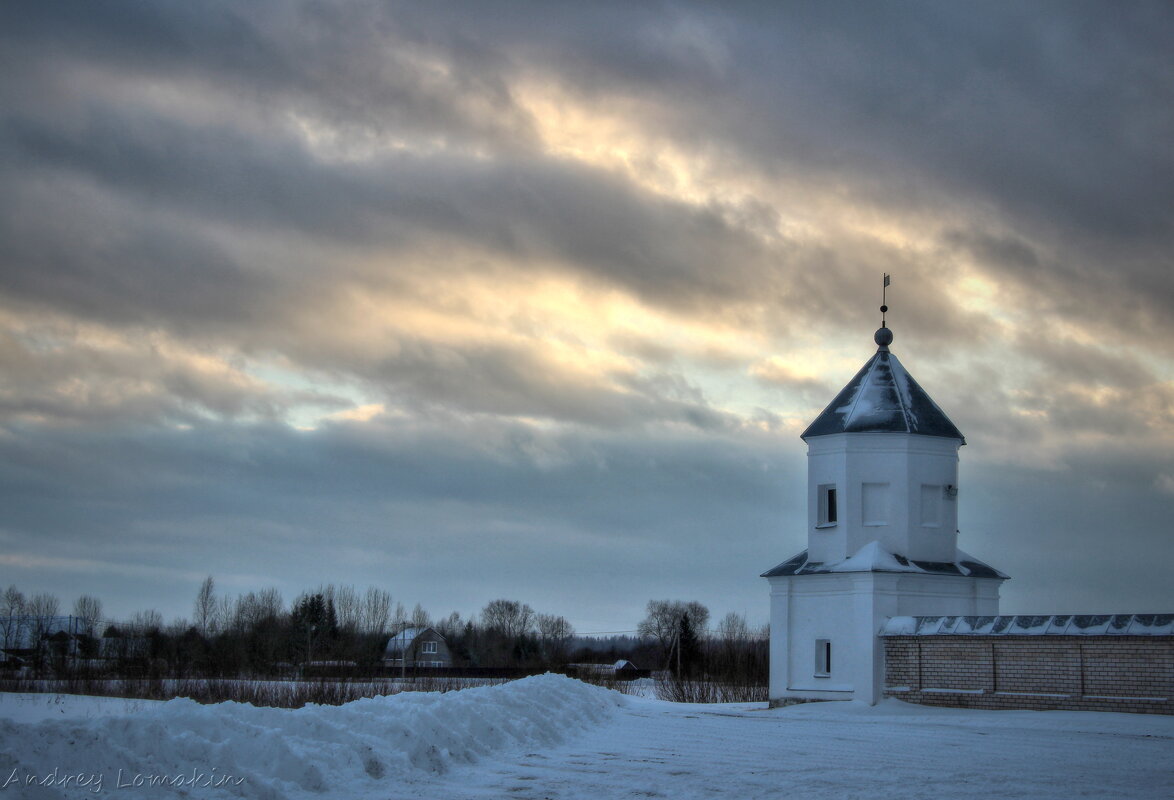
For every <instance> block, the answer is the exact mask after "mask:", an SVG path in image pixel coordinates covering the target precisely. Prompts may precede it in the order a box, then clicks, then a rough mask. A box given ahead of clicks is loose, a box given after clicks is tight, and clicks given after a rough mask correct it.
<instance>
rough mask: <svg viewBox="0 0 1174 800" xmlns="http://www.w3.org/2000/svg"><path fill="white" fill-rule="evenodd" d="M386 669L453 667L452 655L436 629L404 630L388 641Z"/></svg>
mask: <svg viewBox="0 0 1174 800" xmlns="http://www.w3.org/2000/svg"><path fill="white" fill-rule="evenodd" d="M383 665H384V666H386V667H396V668H399V667H451V666H452V653H451V652H450V651H449V649H448V644H447V643H446V642H445V641H444V637H443V636H441V635H440V634H439V633H438V632H437V631H436V629H435V628H415V627H413V628H404V629H403V630H402V631H400V632H399V633H397V634H396V635H395V636H392V637H391V638H390V639H388V640H387V648H386V649H385V650H384V651H383Z"/></svg>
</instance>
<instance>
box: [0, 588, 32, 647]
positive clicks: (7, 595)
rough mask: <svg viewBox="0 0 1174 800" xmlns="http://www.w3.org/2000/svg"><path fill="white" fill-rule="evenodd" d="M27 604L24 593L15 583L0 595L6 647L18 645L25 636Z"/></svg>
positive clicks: (0, 626)
mask: <svg viewBox="0 0 1174 800" xmlns="http://www.w3.org/2000/svg"><path fill="white" fill-rule="evenodd" d="M27 605H28V603H27V601H26V600H25V599H24V594H22V593H21V592H20V590H19V589H17V588H16V585H15V584H13V585H11V586H9V587H8V588H7V589H5V590H4V595H3V596H0V635H3V636H4V646H5V647H6V648H7V647H17V646H18V645H19V643H20V641H21V639H22V638H23V633H22V631H23V630H24V629H25V614H26V606H27Z"/></svg>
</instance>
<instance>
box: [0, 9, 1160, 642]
mask: <svg viewBox="0 0 1174 800" xmlns="http://www.w3.org/2000/svg"><path fill="white" fill-rule="evenodd" d="M1171 41H1174V9H1171V7H1170V6H1169V5H1167V4H1163V3H1144V2H1134V3H1109V2H1104V3H1080V2H1057V3H1047V2H1034V3H1030V4H1023V3H1018V2H1007V3H998V2H992V3H983V4H979V5H975V4H972V3H961V2H958V3H950V2H945V3H943V2H924V3H916V2H902V3H889V4H879V3H838V2H830V3H829V2H818V3H816V2H812V3H786V4H779V3H762V4H751V3H726V4H720V5H719V4H714V3H707V2H697V3H689V2H671V3H644V4H634V3H627V2H622V3H574V4H570V3H566V4H558V3H550V2H533V3H524V2H497V3H445V2H430V3H411V2H405V3H394V2H375V1H374V0H372V1H371V2H362V1H361V0H357V1H356V2H284V1H283V2H266V1H265V0H256V1H254V2H249V3H238V2H202V3H190V2H183V1H181V0H172V1H165V0H141V2H110V3H93V2H85V1H79V2H73V3H69V2H55V3H6V4H3V6H0V181H2V183H0V185H2V186H3V192H2V193H0V584H3V585H8V584H12V583H14V584H16V585H17V586H18V587H19V588H21V589H22V590H23V591H25V592H26V594H28V593H33V592H38V591H50V592H53V593H55V594H57V595H58V596H59V597H61V599H62V601H63V605H65V606H70V605H72V602H73V599H74V598H75V597H76V596H77V595H78V594H81V593H89V594H94V595H97V596H98V597H99V598H101V599H102V600H103V601H104V603H105V607H106V611H107V612H108V614H110V615H113V616H123V615H128V614H130V613H133V612H135V611H138V610H141V609H145V608H157V609H159V610H160V611H162V612H163V614H164V616H165V617H167V618H168V619H169V620H170V619H172V618H173V617H176V616H187V615H190V613H191V607H192V600H193V598H194V596H195V593H196V589H197V587H198V585H199V583H200V581H201V580H202V579H203V578H204V577H205V576H206V575H209V574H211V575H213V576H215V578H216V580H217V585H218V587H219V588H220V589H221V590H222V591H223V592H225V593H229V594H233V593H237V592H245V591H250V590H258V589H261V588H264V587H267V586H276V587H278V588H279V589H280V590H281V591H282V593H283V595H284V596H285V598H286V600H287V601H288V600H290V599H292V598H293V597H294V596H295V595H296V594H297V593H298V592H300V591H302V590H304V589H308V588H312V587H314V586H317V585H318V584H320V583H325V582H333V583H342V584H353V585H355V586H356V587H358V588H360V589H363V588H365V587H366V586H368V585H376V586H379V587H382V588H386V589H388V590H389V591H390V592H391V593H392V594H393V596H394V597H395V599H397V600H400V601H403V602H404V603H405V604H406V605H407V606H408V607H409V608H410V607H411V606H412V605H413V604H415V603H416V602H420V603H422V604H423V605H424V606H425V607H426V608H427V609H428V610H430V611H432V612H433V613H434V614H447V613H448V612H450V611H453V610H456V611H460V612H461V613H462V614H466V615H467V614H469V613H474V612H476V611H478V610H479V609H480V608H481V607H482V606H484V605H485V603H486V602H488V601H489V600H492V599H494V598H497V597H508V598H511V599H516V600H521V601H524V602H527V603H529V604H531V605H532V606H533V607H534V608H536V609H537V610H539V611H544V612H548V613H557V614H562V615H565V616H566V617H567V618H568V619H570V620H571V622H572V623H573V624H574V625H575V626H576V627H577V628H578V629H579V630H580V631H611V630H629V629H632V628H634V627H635V625H636V623H637V622H638V621H639V619H640V618H641V616H642V614H643V608H644V605H645V604H646V602H647V601H648V600H649V599H653V598H680V599H688V600H693V599H696V600H700V601H701V602H704V603H706V604H707V605H708V606H709V607H710V608H711V610H712V612H713V614H714V616H715V617H719V616H720V615H722V614H724V613H725V612H727V611H737V612H743V613H746V614H747V616H748V617H749V618H750V620H751V621H752V622H756V623H762V622H765V621H766V617H767V605H768V597H767V594H768V589H767V586H766V582H765V581H764V580H762V579H760V578H759V577H757V576H758V574H759V573H760V572H762V571H763V570H765V569H768V568H769V567H771V566H773V565H774V564H776V563H778V562H780V561H783V560H785V559H786V558H788V557H790V556H791V555H793V554H794V553H796V552H798V551H799V550H801V549H802V548H803V547H804V546H805V541H806V539H805V536H806V534H805V525H806V520H805V514H806V510H805V501H804V497H803V495H804V490H805V484H804V474H805V473H804V470H805V448H804V445H803V443H802V442H801V441H800V439H799V438H798V435H799V433H800V432H801V431H802V430H803V428H804V427H805V426H806V424H807V423H808V422H810V421H811V420H812V419H813V418H814V417H815V416H816V415H817V414H818V413H819V411H820V410H821V409H822V408H823V406H824V405H825V404H826V403H827V402H828V401H829V400H830V399H831V398H832V396H833V395H834V394H835V393H836V392H837V391H838V390H839V389H840V388H841V387H842V386H843V384H845V383H846V382H847V381H848V380H849V379H850V378H851V377H852V375H853V374H854V372H855V371H856V369H858V368H859V366H860V365H861V364H863V363H864V361H865V360H867V359H868V358H869V357H870V355H871V354H872V352H873V351H874V349H875V346H874V345H873V343H872V334H873V331H874V330H875V328H876V327H877V325H878V323H879V313H878V311H877V306H878V305H879V303H880V288H881V276H882V275H883V274H884V273H886V272H888V273H891V274H892V276H893V284H892V286H891V287H890V290H889V304H890V307H891V311H890V313H889V324H890V327H892V328H893V330H894V333H895V336H896V341H895V342H894V345H893V351H894V352H895V353H896V354H898V356H899V357H900V358H901V359H902V361H903V363H904V364H905V366H906V367H907V368H908V369H909V370H910V372H912V373H913V374H914V375H915V376H916V377H917V379H918V381H919V382H920V383H921V384H922V385H923V386H924V387H925V388H926V389H927V390H928V391H929V392H930V394H931V395H932V396H933V397H934V398H935V399H936V400H937V402H938V403H939V405H941V406H942V407H943V408H944V409H945V411H946V412H947V413H948V414H949V415H950V417H951V418H952V419H953V420H954V422H955V423H957V425H958V426H959V427H960V428H961V429H962V431H963V432H964V433H965V434H966V436H967V440H968V445H967V446H966V447H964V448H963V449H962V451H961V458H962V464H961V471H962V472H961V475H962V477H961V489H962V491H961V494H960V496H959V502H960V504H961V505H960V516H961V537H960V546H961V547H962V548H963V549H965V550H967V551H969V552H970V553H972V554H974V555H976V556H978V557H979V558H982V559H984V560H986V561H988V562H990V563H992V564H993V565H995V566H997V567H999V568H1000V569H1002V570H1004V571H1005V572H1008V573H1010V574H1011V575H1012V576H1013V580H1012V581H1010V582H1009V583H1008V584H1006V586H1005V588H1004V594H1003V597H1004V602H1003V608H1004V611H1006V612H1007V613H1032V612H1035V613H1061V612H1147V611H1166V612H1169V611H1172V610H1174V588H1172V586H1174V585H1172V584H1171V583H1170V581H1169V579H1168V575H1169V568H1170V566H1171V564H1172V563H1174V535H1172V531H1174V524H1172V522H1171V520H1172V518H1174V313H1172V311H1174V56H1172V55H1171V50H1170V47H1169V44H1170V42H1171Z"/></svg>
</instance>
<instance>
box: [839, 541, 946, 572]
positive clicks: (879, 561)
mask: <svg viewBox="0 0 1174 800" xmlns="http://www.w3.org/2000/svg"><path fill="white" fill-rule="evenodd" d="M827 571H828V572H925V570H923V569H921V568H920V567H916V566H914V565H912V564H902V563H901V562H900V561H898V560H897V559H896V558H895V557H894V556H893V554H892V553H890V552H889V551H888V550H886V549H885V548H883V547H881V543H880V542H876V541H873V542H869V543H868V544H866V545H864V547H861V548H860V549H859V550H857V551H856V554H855V555H853V556H852V557H851V558H847V559H845V560H843V561H841V562H840V563H838V564H833V565H832V566H830V567H828V568H827Z"/></svg>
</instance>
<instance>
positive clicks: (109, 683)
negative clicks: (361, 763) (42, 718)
mask: <svg viewBox="0 0 1174 800" xmlns="http://www.w3.org/2000/svg"><path fill="white" fill-rule="evenodd" d="M488 683H504V681H500V680H498V681H487V680H484V679H475V678H415V679H413V680H410V681H392V680H374V681H346V680H337V679H326V678H323V679H320V680H312V681H254V680H226V679H218V678H210V679H196V680H165V679H161V678H156V679H142V680H134V679H128V680H108V679H95V678H70V679H62V680H28V679H7V680H2V681H0V691H5V692H33V693H38V692H39V693H53V694H81V695H92V696H97V697H127V698H133V699H141V700H170V699H172V698H174V697H187V698H190V699H192V700H195V701H196V702H197V703H222V702H225V701H227V700H232V701H235V702H238V703H250V704H252V705H254V706H265V707H270V708H301V707H302V706H306V705H312V704H313V705H328V706H337V705H342V704H343V703H349V702H351V701H354V700H359V699H361V698H364V697H380V696H385V695H392V694H398V693H400V692H405V691H408V692H452V691H458V690H460V689H468V688H470V687H473V686H484V685H486V684H488Z"/></svg>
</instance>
